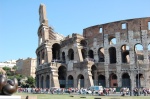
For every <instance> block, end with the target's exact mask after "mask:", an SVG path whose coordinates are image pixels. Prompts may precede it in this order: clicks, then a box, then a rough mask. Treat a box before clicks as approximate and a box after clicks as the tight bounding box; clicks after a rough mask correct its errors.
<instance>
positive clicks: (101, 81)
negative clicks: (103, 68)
mask: <svg viewBox="0 0 150 99" xmlns="http://www.w3.org/2000/svg"><path fill="white" fill-rule="evenodd" d="M98 85H99V86H103V87H106V83H105V76H104V75H99V76H98Z"/></svg>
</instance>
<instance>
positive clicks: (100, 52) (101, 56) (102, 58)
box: [98, 47, 105, 62]
mask: <svg viewBox="0 0 150 99" xmlns="http://www.w3.org/2000/svg"><path fill="white" fill-rule="evenodd" d="M98 58H99V62H104V61H105V56H104V48H103V47H101V48H99V49H98Z"/></svg>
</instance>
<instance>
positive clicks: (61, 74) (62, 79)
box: [58, 66, 67, 88]
mask: <svg viewBox="0 0 150 99" xmlns="http://www.w3.org/2000/svg"><path fill="white" fill-rule="evenodd" d="M66 74H67V69H66V67H64V66H60V67H59V68H58V79H59V84H60V88H65V87H66Z"/></svg>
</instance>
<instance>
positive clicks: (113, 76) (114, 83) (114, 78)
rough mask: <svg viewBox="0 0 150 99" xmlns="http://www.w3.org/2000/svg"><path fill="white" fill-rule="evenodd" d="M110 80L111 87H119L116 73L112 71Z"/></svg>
mask: <svg viewBox="0 0 150 99" xmlns="http://www.w3.org/2000/svg"><path fill="white" fill-rule="evenodd" d="M109 81H110V87H117V86H118V83H117V75H116V74H114V73H111V74H110V75H109Z"/></svg>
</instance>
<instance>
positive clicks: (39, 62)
mask: <svg viewBox="0 0 150 99" xmlns="http://www.w3.org/2000/svg"><path fill="white" fill-rule="evenodd" d="M37 59H38V60H37V61H38V65H40V64H41V60H40V53H38V55H37Z"/></svg>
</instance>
